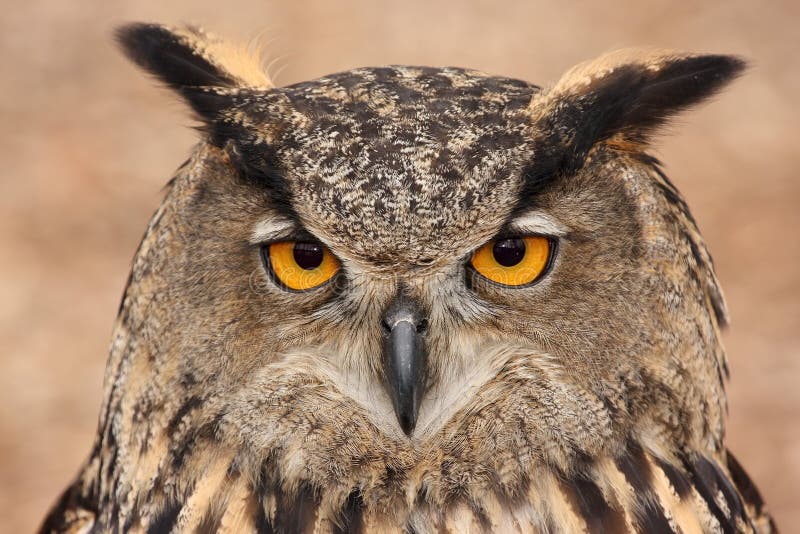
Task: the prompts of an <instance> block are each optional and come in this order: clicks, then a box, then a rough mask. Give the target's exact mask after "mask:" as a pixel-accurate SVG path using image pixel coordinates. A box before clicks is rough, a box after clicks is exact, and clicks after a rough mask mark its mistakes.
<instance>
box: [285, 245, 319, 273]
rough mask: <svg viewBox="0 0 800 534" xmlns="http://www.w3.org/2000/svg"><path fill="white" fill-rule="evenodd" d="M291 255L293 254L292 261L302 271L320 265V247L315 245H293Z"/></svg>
mask: <svg viewBox="0 0 800 534" xmlns="http://www.w3.org/2000/svg"><path fill="white" fill-rule="evenodd" d="M292 253H293V254H294V261H295V262H296V263H297V265H299V266H300V267H302V268H303V269H306V270H308V271H310V270H311V269H316V268H317V267H319V266H320V265H322V258H323V248H322V245H318V244H316V243H295V244H294V249H293V250H292Z"/></svg>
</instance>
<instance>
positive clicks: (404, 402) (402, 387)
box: [382, 294, 427, 435]
mask: <svg viewBox="0 0 800 534" xmlns="http://www.w3.org/2000/svg"><path fill="white" fill-rule="evenodd" d="M382 327H383V338H384V339H383V361H384V371H385V373H386V381H387V384H386V385H387V388H388V390H389V395H390V396H391V398H392V404H393V405H394V412H395V415H396V416H397V421H398V422H399V423H400V428H402V429H403V432H405V433H406V435H411V432H412V431H413V430H414V425H415V424H416V423H417V416H418V415H419V405H420V403H421V401H422V394H423V393H424V390H425V382H426V380H427V355H426V354H425V332H426V330H427V321H426V320H425V318H424V317H422V314H421V313H420V311H419V307H418V306H417V305H416V303H415V302H414V301H412V300H411V299H409V298H408V297H405V296H404V295H402V294H400V295H398V296H397V297H395V299H394V300H393V301H392V302H391V303H390V304H389V306H388V307H387V309H386V311H385V312H384V314H383V320H382Z"/></svg>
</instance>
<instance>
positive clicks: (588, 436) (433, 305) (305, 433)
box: [101, 24, 743, 498]
mask: <svg viewBox="0 0 800 534" xmlns="http://www.w3.org/2000/svg"><path fill="white" fill-rule="evenodd" d="M118 38H119V41H120V43H121V45H122V47H123V48H124V50H125V51H126V52H127V54H128V56H129V57H130V58H131V59H132V60H133V61H134V62H136V63H137V64H139V65H140V66H142V67H143V68H145V69H146V70H147V71H149V72H150V73H152V74H153V75H155V77H156V78H158V79H159V80H161V81H162V82H164V83H165V84H166V85H167V86H168V87H169V88H171V89H172V90H174V91H175V92H176V93H177V94H178V95H179V96H180V97H181V98H182V99H183V100H185V101H186V102H187V103H188V105H189V106H190V107H191V109H192V110H193V112H194V114H195V116H196V117H197V118H198V119H199V121H200V124H201V127H200V131H201V141H200V144H199V145H198V146H197V148H196V149H195V150H194V152H193V153H192V155H191V157H190V158H189V160H188V161H187V162H186V163H185V164H184V165H183V166H182V167H181V169H180V170H179V172H178V174H177V175H176V177H175V178H174V179H173V180H172V181H171V182H170V185H169V187H168V193H167V196H166V199H165V200H164V202H163V204H162V206H161V207H160V208H159V210H158V212H157V213H156V215H155V217H154V218H153V220H152V222H151V224H150V227H149V229H148V232H147V234H146V236H145V238H144V240H143V242H142V245H141V247H140V249H139V251H138V253H137V255H136V259H135V261H134V266H133V272H132V274H131V281H130V284H129V287H128V289H127V291H126V296H125V298H124V301H123V304H122V309H121V314H120V317H119V320H118V326H117V333H116V335H115V340H114V346H113V347H112V355H111V360H110V363H109V373H108V378H107V385H106V388H107V389H106V391H107V393H106V402H107V405H108V406H110V407H112V408H115V409H114V410H112V409H109V408H108V407H107V411H108V413H112V412H113V413H118V414H121V415H119V418H118V420H114V421H111V420H110V419H109V417H107V418H106V420H105V422H102V421H101V423H102V424H105V425H107V426H109V427H112V426H114V425H116V427H115V428H116V429H117V430H116V432H117V433H118V434H119V435H125V436H126V438H125V439H126V445H125V447H126V451H128V453H129V454H146V453H147V451H152V450H154V449H155V448H157V447H159V446H163V447H167V445H165V444H166V443H169V447H172V448H174V449H175V450H174V451H173V449H172V448H171V449H170V451H172V453H174V454H175V455H176V457H177V456H178V455H179V453H180V448H181V447H180V444H183V446H184V450H183V452H184V453H185V452H186V447H189V448H190V447H195V446H198V445H197V444H198V443H200V442H205V441H209V442H210V441H214V442H216V443H219V444H220V447H221V448H223V449H224V450H229V451H232V452H231V454H232V455H233V456H235V457H236V458H237V461H238V462H239V465H242V466H247V467H246V468H245V467H243V468H242V469H249V470H250V471H251V472H254V473H258V472H263V469H262V466H263V464H264V462H270V465H272V466H274V469H273V471H272V472H278V473H280V477H282V478H281V479H282V480H301V481H304V483H308V484H311V485H312V486H315V487H319V486H322V485H323V484H326V486H325V487H328V488H332V487H342V488H343V490H342V491H343V493H342V494H343V495H346V494H347V493H348V492H349V491H351V489H352V487H353V486H354V485H358V486H359V487H360V488H362V492H363V495H369V491H368V490H369V488H372V489H374V494H375V495H376V497H375V498H378V496H379V495H380V494H381V491H383V492H384V493H386V492H388V489H387V487H388V484H390V482H387V480H390V479H391V477H389V475H387V473H388V472H389V471H392V473H395V474H397V473H402V474H403V476H404V477H406V478H408V477H418V478H419V479H423V478H424V479H425V480H427V481H428V491H430V492H432V493H435V492H436V491H441V492H443V493H446V492H448V491H458V488H459V487H462V486H463V485H464V484H466V483H465V481H475V480H480V479H481V477H484V478H486V479H487V480H489V479H491V480H494V481H497V480H501V481H504V483H508V484H513V483H514V482H515V481H519V480H521V478H522V477H523V475H522V473H525V472H528V471H526V470H527V469H528V467H529V466H530V465H532V464H535V463H537V462H539V463H541V462H544V463H548V464H552V465H563V466H567V465H569V462H570V459H573V458H575V457H580V456H581V455H583V456H585V455H596V454H601V453H602V452H603V451H609V450H614V449H615V448H619V447H623V446H624V444H625V443H626V442H627V441H629V440H630V439H631V437H632V436H635V438H636V439H637V440H638V442H640V443H646V444H649V446H651V447H653V448H656V449H658V448H663V447H666V444H667V443H680V444H686V445H687V446H692V447H700V448H703V449H706V448H715V447H718V446H719V443H720V440H721V439H722V434H723V415H724V411H725V406H724V404H725V399H724V393H723V389H722V382H723V376H724V375H725V373H726V372H727V371H726V367H725V356H724V352H723V349H722V347H721V345H720V341H719V329H720V327H721V326H723V325H724V324H725V317H726V312H725V305H724V302H723V298H722V295H721V292H720V289H719V287H718V284H717V280H716V278H715V275H714V271H713V267H712V263H711V258H710V256H709V254H708V252H707V250H706V246H705V244H704V242H703V240H702V238H701V236H700V233H699V231H698V229H697V226H696V224H695V222H694V220H693V218H692V216H691V214H690V213H689V210H688V208H687V205H686V203H685V202H684V201H683V199H682V198H681V196H680V194H679V193H678V191H677V190H676V189H675V187H674V186H673V185H672V183H671V182H670V181H669V180H668V179H667V177H666V176H665V175H664V173H663V172H662V170H661V166H660V164H659V162H658V161H657V160H655V159H654V158H653V157H652V156H650V155H648V149H649V147H650V143H651V140H652V139H653V136H654V134H656V133H658V131H659V130H660V129H661V128H662V126H663V125H664V124H665V123H666V122H667V121H668V120H669V119H670V118H671V117H673V116H674V115H675V114H676V113H678V112H680V111H683V110H685V109H687V108H689V107H691V106H693V105H695V104H697V103H699V102H700V101H702V100H704V99H705V98H707V97H709V96H710V95H712V94H714V93H715V92H716V91H718V90H719V89H720V88H722V87H723V86H724V85H725V84H726V83H727V82H729V81H730V80H731V79H732V78H734V77H735V76H736V75H737V74H738V73H740V72H741V70H742V69H743V62H742V61H741V60H739V59H737V58H734V57H729V56H719V55H691V54H679V53H673V52H663V51H621V52H615V53H611V54H608V55H605V56H603V57H601V58H599V59H597V60H594V61H590V62H588V63H585V64H582V65H579V66H577V67H575V68H573V69H571V70H569V71H568V72H567V73H566V74H564V75H563V77H561V78H560V79H559V80H558V81H557V82H555V83H554V84H552V85H550V86H547V87H546V88H540V87H537V86H535V85H532V84H529V83H527V82H523V81H519V80H514V79H509V78H503V77H497V76H490V75H487V74H483V73H480V72H475V71H470V70H464V69H460V68H430V67H408V66H391V67H382V68H363V69H356V70H351V71H347V72H342V73H339V74H333V75H330V76H325V77H322V78H319V79H317V80H314V81H309V82H304V83H298V84H294V85H290V86H286V87H274V86H273V85H272V84H271V83H270V82H269V80H268V79H267V78H266V76H265V75H264V74H263V73H262V71H261V69H260V68H259V66H258V64H257V62H254V61H253V60H251V59H249V58H248V57H247V56H246V55H244V54H242V53H241V52H240V50H239V49H236V48H234V47H231V46H228V45H226V44H225V43H223V42H221V41H219V40H218V39H216V38H215V37H213V36H210V35H208V34H206V33H204V32H202V31H200V30H196V29H192V28H169V27H164V26H156V25H146V24H136V25H131V26H127V27H124V28H122V29H121V30H120V31H119V34H118ZM159 444H160V445H159ZM176 444H177V445H176ZM422 458H427V459H429V460H430V459H434V460H435V462H434V464H435V465H438V466H440V468H441V469H439V468H437V469H434V470H431V469H427V470H426V471H424V472H423V471H420V469H419V468H418V467H419V466H420V465H422V460H421V459H422ZM426 465H431V464H426ZM565 469H566V467H565ZM256 478H257V477H256ZM460 485H461V486H460ZM380 488H383V489H382V490H381V489H380ZM331 491H332V490H331ZM365 498H366V497H365Z"/></svg>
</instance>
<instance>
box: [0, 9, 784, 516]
mask: <svg viewBox="0 0 800 534" xmlns="http://www.w3.org/2000/svg"><path fill="white" fill-rule="evenodd" d="M165 4H167V3H166V2H163V1H156V0H88V1H84V2H81V3H78V2H58V1H56V0H50V1H45V0H27V1H25V2H21V3H16V4H14V6H13V9H12V8H11V6H8V9H4V10H3V17H2V19H0V72H2V76H3V79H4V80H5V81H4V82H3V96H2V98H0V117H2V121H0V162H2V164H1V165H0V212H2V218H0V258H2V261H0V530H3V531H7V532H25V531H31V530H33V529H34V528H35V526H36V525H37V524H38V522H39V520H40V519H41V517H42V515H43V514H44V512H45V510H46V508H47V507H48V506H49V505H50V504H51V503H52V502H53V500H54V499H55V498H56V496H57V494H58V492H59V491H60V490H61V489H62V488H63V487H64V485H65V484H66V483H67V482H68V480H69V479H70V477H72V476H73V474H74V473H75V472H76V470H77V468H78V466H79V464H80V462H81V461H82V460H83V458H84V456H85V455H86V454H87V453H88V451H89V447H90V443H91V440H92V437H93V435H94V430H95V423H96V418H97V413H98V410H99V405H100V399H101V383H102V378H103V369H104V364H105V357H106V348H107V343H108V340H109V335H110V329H111V325H112V322H113V319H114V314H115V312H116V307H117V304H118V301H119V298H120V295H121V291H122V288H123V285H124V283H125V278H126V276H127V273H128V266H129V262H130V259H131V257H132V255H133V252H134V250H135V248H136V245H137V244H138V240H139V238H140V235H141V234H142V232H143V231H144V228H145V225H146V223H147V220H148V218H149V216H150V214H151V212H152V211H153V210H154V208H155V207H156V205H157V204H158V202H159V199H160V188H161V187H162V185H163V184H165V183H166V181H167V179H168V178H169V177H170V174H171V173H172V171H173V170H174V169H175V168H176V167H177V165H178V164H180V163H181V162H182V161H183V160H184V158H185V157H186V155H187V154H188V151H189V148H190V146H191V145H192V143H193V142H194V140H195V133H194V132H193V131H192V130H191V129H190V128H187V126H188V125H190V124H191V121H190V120H189V119H188V117H187V115H186V114H185V113H184V110H183V108H182V106H181V105H180V104H178V103H176V101H175V99H174V98H173V97H171V96H170V95H167V94H166V93H165V92H164V91H162V90H159V89H156V88H155V87H154V86H153V83H152V82H151V81H150V80H148V79H146V77H144V76H143V75H142V74H141V73H140V72H138V71H137V70H135V69H134V68H133V66H131V65H129V64H127V63H126V62H125V61H124V60H123V59H122V57H121V56H120V54H118V53H117V51H116V50H115V48H114V46H113V45H112V41H111V36H110V33H111V31H112V28H114V27H115V26H116V25H118V24H120V23H122V22H125V21H131V20H146V21H162V22H172V23H174V22H183V21H190V22H197V23H200V24H203V25H205V26H206V27H209V28H211V29H214V30H216V31H217V32H219V33H221V34H223V35H226V36H228V37H233V38H240V39H247V38H252V37H254V36H256V35H258V34H259V33H260V32H263V34H264V35H265V36H266V39H267V40H268V41H270V44H269V47H268V52H269V56H270V57H271V58H273V59H275V60H276V61H275V63H274V65H273V66H272V67H271V72H272V74H273V76H274V78H275V79H276V81H277V83H278V84H287V83H291V82H296V81H300V80H302V79H306V78H311V77H317V76H320V75H323V74H326V73H329V72H333V71H338V70H342V69H347V68H351V67H356V66H363V65H372V64H385V63H407V64H432V65H459V66H468V67H472V68H477V69H480V70H485V71H488V72H492V73H497V74H503V75H509V76H515V77H520V78H524V79H528V80H531V81H535V82H538V83H544V82H547V81H551V80H553V79H554V78H556V77H557V76H558V75H559V74H560V73H561V72H562V70H564V69H566V68H567V67H569V66H571V65H573V64H574V63H575V62H577V61H580V60H583V59H587V58H590V57H593V56H595V55H597V54H599V53H601V52H604V51H607V50H609V49H613V48H617V47H622V46H631V45H648V46H663V47H669V48H677V49H686V50H697V51H715V52H733V53H737V54H741V55H743V56H745V57H746V58H749V59H751V60H752V62H753V68H752V70H751V71H750V72H749V74H748V75H747V76H746V77H745V78H743V79H742V80H740V81H738V82H737V83H736V84H734V86H733V87H732V88H731V89H730V90H729V91H727V92H726V93H725V94H724V95H722V96H721V97H719V98H718V99H717V100H716V101H715V102H713V103H710V104H709V105H706V106H705V107H703V108H702V109H700V110H697V111H695V112H693V113H690V114H687V115H686V116H684V117H683V118H682V120H681V121H680V122H679V123H678V124H676V125H675V126H674V127H673V131H674V135H673V136H671V137H666V138H664V139H663V140H662V141H661V142H660V143H659V145H658V146H657V147H656V149H655V153H656V155H657V156H659V157H661V158H662V159H663V161H665V162H666V164H667V172H668V174H669V175H670V176H671V177H672V179H673V180H674V181H675V182H676V183H677V185H678V186H679V187H680V188H681V189H682V190H683V192H684V194H685V196H686V197H687V199H688V201H689V203H690V205H691V206H692V207H693V209H694V213H695V215H696V216H697V219H698V221H699V224H700V227H701V229H702V230H703V231H704V233H705V235H706V238H707V240H708V242H709V244H710V247H711V251H712V253H713V254H714V256H715V259H716V264H717V268H718V273H719V276H720V278H721V280H722V284H723V287H724V288H725V289H726V291H727V296H728V300H729V305H730V308H731V312H732V317H733V325H732V328H731V329H730V330H729V331H728V332H727V334H726V336H725V340H726V344H727V347H728V350H729V356H730V366H731V369H732V380H731V382H730V386H729V391H730V427H729V428H730V430H729V445H730V446H731V448H732V449H733V450H734V451H735V452H736V453H737V454H738V456H739V457H740V459H741V460H742V462H743V463H744V464H745V465H746V466H747V467H748V469H749V471H750V473H751V474H752V476H753V477H754V478H755V480H756V481H757V483H758V484H759V486H760V487H761V489H762V491H763V493H764V494H765V497H766V499H767V501H768V503H769V505H770V506H771V507H772V509H773V511H774V513H775V515H776V516H777V519H778V520H779V523H780V524H782V525H783V528H784V530H785V531H787V532H791V531H793V530H794V529H795V528H797V525H798V524H800V502H798V500H799V497H800V424H798V423H799V422H800V421H799V416H800V384H798V380H800V268H798V260H800V238H798V229H800V210H798V204H799V203H800V179H799V178H798V176H797V172H798V168H800V156H799V155H798V144H799V143H798V140H799V139H800V126H799V125H800V117H799V116H798V106H797V103H796V102H797V99H798V97H799V96H800V60H799V59H798V57H800V50H799V49H798V48H800V47H798V43H800V42H799V41H798V37H797V35H798V34H797V31H798V30H797V28H798V27H800V4H799V3H797V2H793V1H789V0H787V1H785V2H769V3H766V2H764V3H760V5H756V3H755V2H746V1H727V2H720V3H718V4H717V5H712V4H710V3H705V2H704V3H699V2H688V1H681V2H674V1H660V2H652V3H645V2H636V1H633V0H621V1H613V2H608V1H606V2H590V1H585V2H561V3H556V2H553V3H539V2H493V1H488V0H487V1H477V0H476V1H470V2H458V3H456V2H430V1H423V0H410V1H409V0H407V1H406V2H392V3H389V2H377V1H368V0H364V1H355V0H354V1H347V2H341V1H340V2H332V1H325V0H318V1H311V2H289V1H286V2H275V1H267V0H261V1H256V0H237V1H231V2H221V1H212V0H199V1H198V0H179V1H173V2H169V5H165Z"/></svg>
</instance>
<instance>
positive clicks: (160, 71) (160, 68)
mask: <svg viewBox="0 0 800 534" xmlns="http://www.w3.org/2000/svg"><path fill="white" fill-rule="evenodd" d="M116 39H117V42H118V43H119V45H120V47H121V48H122V50H123V51H124V52H125V54H126V55H127V56H128V58H130V59H131V61H133V62H134V63H136V64H137V65H139V66H140V67H142V68H143V69H144V70H146V71H148V72H150V73H151V74H153V75H154V76H156V77H157V78H158V79H159V80H161V81H162V82H164V83H166V84H167V85H168V86H169V87H170V88H172V89H173V90H175V91H177V92H178V93H179V94H180V95H181V96H182V97H183V98H184V99H185V100H186V101H187V102H188V103H189V105H190V106H191V107H192V109H194V111H195V112H196V113H197V114H198V115H199V116H200V118H201V119H203V120H205V121H213V120H214V119H215V118H216V117H217V116H218V114H219V112H220V111H222V110H223V109H224V108H225V107H226V106H227V105H229V103H230V100H231V95H232V94H234V93H235V92H236V91H237V90H238V89H242V88H269V87H272V84H271V83H270V81H269V79H268V78H267V76H266V74H264V72H263V70H262V69H261V67H260V60H259V58H258V56H257V55H253V54H250V53H248V52H247V51H246V50H245V49H243V48H239V47H234V46H230V45H228V44H226V43H225V42H223V41H222V40H221V39H218V38H216V37H214V36H213V35H211V34H208V33H206V32H204V31H203V30H201V29H199V28H193V27H185V28H170V27H167V26H162V25H159V24H146V23H134V24H129V25H126V26H123V27H121V28H119V29H117V31H116Z"/></svg>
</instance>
